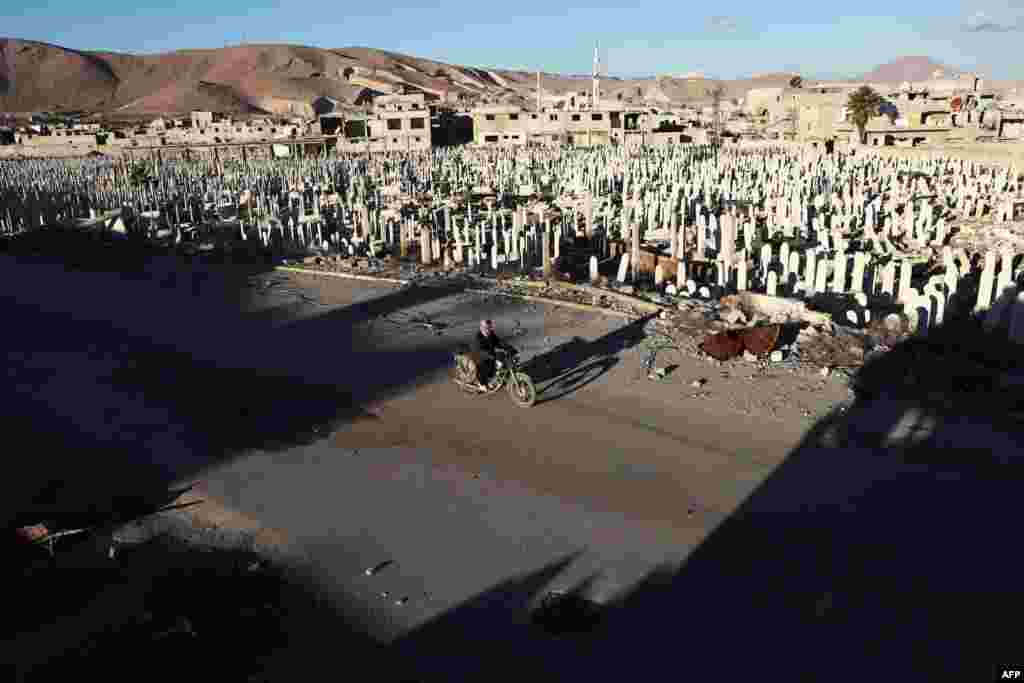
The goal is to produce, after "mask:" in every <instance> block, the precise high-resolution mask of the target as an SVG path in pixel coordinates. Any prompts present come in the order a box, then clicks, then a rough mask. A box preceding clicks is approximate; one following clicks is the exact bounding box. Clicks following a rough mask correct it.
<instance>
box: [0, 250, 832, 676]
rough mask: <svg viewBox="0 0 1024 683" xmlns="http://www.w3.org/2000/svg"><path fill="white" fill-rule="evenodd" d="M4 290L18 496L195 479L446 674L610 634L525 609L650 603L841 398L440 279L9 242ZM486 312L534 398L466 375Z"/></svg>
mask: <svg viewBox="0 0 1024 683" xmlns="http://www.w3.org/2000/svg"><path fill="white" fill-rule="evenodd" d="M0 292H4V294H3V295H2V297H3V298H2V304H3V306H4V319H5V320H6V321H8V322H10V323H12V324H10V325H9V326H8V330H9V332H8V333H7V334H6V336H5V337H4V343H5V346H6V348H7V357H8V376H9V382H8V384H7V385H6V387H7V394H6V395H5V399H6V400H5V407H6V409H7V415H8V416H9V417H11V418H13V419H12V422H11V423H12V425H13V426H14V430H13V433H12V434H11V437H12V438H14V437H18V438H20V439H21V442H22V443H33V444H35V446H36V450H35V451H34V453H33V458H31V459H25V460H19V461H17V463H16V464H15V463H12V466H14V467H15V471H12V472H11V476H8V477H5V479H4V480H5V483H6V484H7V486H6V487H5V493H6V498H5V500H6V501H7V506H6V508H5V510H4V511H5V513H6V515H7V517H6V519H8V520H9V521H13V520H15V519H20V518H25V517H27V516H31V515H40V514H43V513H44V512H45V510H46V509H47V504H49V505H51V506H52V505H55V504H59V505H61V506H64V507H68V506H73V505H74V504H76V501H78V502H81V503H82V504H85V503H86V502H88V501H94V500H95V499H97V498H102V497H103V496H105V495H113V494H114V493H118V492H120V493H124V492H125V490H126V489H127V490H129V491H135V492H138V491H140V490H143V489H145V488H146V487H153V488H155V487H159V486H166V485H167V484H168V483H169V482H172V481H183V480H184V481H196V480H198V481H200V482H201V485H200V491H199V494H198V495H200V496H203V497H207V498H209V499H210V500H211V501H216V505H213V504H211V505H210V506H208V507H207V508H206V509H208V510H212V511H216V510H218V509H220V510H221V511H222V512H221V513H218V514H220V517H219V521H220V522H221V523H224V524H228V525H229V524H231V521H230V520H231V519H233V518H237V519H245V520H248V521H247V524H255V525H257V526H263V527H266V528H268V529H272V530H274V533H272V534H266V536H267V537H273V538H281V539H285V540H286V541H287V543H288V544H289V545H290V547H291V548H293V549H294V552H295V553H296V556H297V557H298V556H300V555H301V557H302V560H303V561H304V562H307V563H308V564H309V565H310V566H311V567H313V568H314V572H315V575H316V580H317V581H318V582H319V583H320V584H321V586H322V587H323V588H324V589H325V590H326V591H327V592H328V593H329V594H330V595H331V596H332V599H333V601H334V604H335V607H336V609H337V610H338V611H339V612H341V613H343V614H345V615H346V616H347V617H348V618H349V620H350V621H353V622H356V623H359V624H361V627H362V628H363V629H364V630H365V631H366V632H368V633H370V634H372V635H373V636H374V637H375V638H376V639H377V640H379V641H382V642H387V643H391V644H392V647H393V648H395V652H396V653H397V655H398V656H402V657H405V658H407V661H408V662H410V665H411V666H413V668H416V669H418V670H422V671H423V672H426V673H432V674H433V676H434V678H430V677H429V676H428V678H429V679H431V680H434V679H436V680H471V679H472V680H479V676H480V675H481V671H482V668H483V669H487V668H490V667H494V666H501V665H500V664H497V663H496V662H499V661H503V658H505V657H507V656H508V655H509V653H510V650H506V649H505V648H512V650H514V651H522V650H521V648H524V647H526V648H533V650H532V652H535V653H536V656H537V657H540V658H541V660H543V661H548V659H544V658H546V657H547V658H549V659H550V661H551V662H554V661H555V660H558V662H560V663H559V664H558V666H557V667H555V668H556V669H558V670H560V671H562V672H563V673H564V672H565V671H570V670H576V669H578V668H579V667H580V666H582V663H583V661H584V660H585V659H586V658H587V657H589V655H586V654H585V653H583V652H582V651H580V650H578V649H577V647H576V646H570V647H568V649H566V648H565V647H564V646H561V645H558V644H557V642H551V641H549V640H548V639H547V638H546V636H544V635H543V634H538V633H537V632H536V630H535V629H530V628H528V627H527V626H524V621H525V620H526V619H527V615H528V607H529V606H530V604H531V603H533V602H535V601H537V600H538V599H540V598H541V597H542V596H543V595H544V594H545V593H546V592H547V591H548V590H551V589H565V590H568V589H579V590H581V591H582V592H584V593H585V594H586V595H587V597H588V598H590V599H592V600H594V601H597V602H600V603H604V604H608V605H620V604H624V603H627V602H630V601H632V603H635V601H636V600H638V599H639V600H641V602H642V601H643V600H644V599H646V598H644V596H645V595H646V592H647V591H648V590H650V589H651V587H652V586H653V585H656V584H657V582H658V581H659V577H669V576H673V575H675V574H676V573H677V572H678V571H679V570H680V568H681V567H682V566H683V565H684V564H686V563H687V561H688V558H690V557H691V555H692V554H693V553H694V552H695V550H696V549H698V548H700V547H701V544H702V542H703V541H704V540H705V539H707V538H708V536H709V534H711V533H712V531H714V530H715V529H717V528H719V527H721V526H722V525H723V524H725V523H726V519H727V518H728V517H729V516H730V515H732V514H733V513H734V512H735V511H736V510H737V509H738V508H740V507H741V505H742V504H743V502H744V501H745V500H746V499H747V498H748V497H749V496H750V494H751V493H752V492H753V491H755V490H756V489H758V487H759V486H762V485H763V483H764V482H765V481H766V480H767V479H768V478H769V477H770V476H771V475H772V473H773V472H774V471H775V470H776V469H777V468H778V466H779V465H780V463H782V462H783V461H784V460H786V458H787V455H788V454H789V453H790V452H791V450H792V449H793V448H794V446H795V445H796V444H797V443H798V441H799V440H800V437H801V435H802V433H803V431H804V430H805V428H806V426H807V425H808V424H810V423H809V421H808V420H807V418H806V415H805V413H807V412H808V411H809V410H811V409H813V410H815V411H824V410H827V408H828V407H829V406H830V405H833V404H834V403H835V402H837V401H839V400H841V399H843V398H845V397H846V389H845V387H844V386H842V385H840V384H836V383H830V382H828V381H824V380H821V379H820V378H816V377H815V376H814V375H813V374H810V373H807V374H803V373H790V372H788V371H784V370H780V371H778V372H769V373H768V374H761V375H759V374H757V373H755V372H754V371H753V370H752V369H751V368H750V367H745V366H742V365H734V366H731V367H729V368H721V367H717V366H712V365H708V364H705V363H703V362H699V361H697V360H695V359H693V358H687V357H684V356H682V355H680V356H678V357H667V358H665V359H664V360H662V361H661V363H669V362H671V363H672V364H674V365H677V367H676V368H675V370H674V371H673V372H672V373H671V374H670V375H669V378H668V379H667V380H665V381H664V382H652V381H650V380H648V379H647V378H646V377H645V376H644V373H643V372H642V371H641V363H640V361H641V356H642V353H643V350H642V344H641V342H642V340H643V333H642V325H641V324H632V325H630V324H629V323H628V322H627V321H623V320H621V319H618V318H609V317H603V316H600V315H599V314H597V313H594V314H590V313H586V312H579V311H568V310H564V309H557V308H553V307H549V306H544V305H538V304H527V303H524V302H517V301H515V300H512V299H508V298H501V297H490V298H487V297H482V296H480V295H477V294H470V293H466V292H463V291H461V288H460V287H458V286H456V285H453V284H450V283H448V284H446V283H443V282H439V283H437V284H435V285H431V286H420V287H415V288H404V289H396V288H394V287H391V286H383V287H381V286H374V285H368V284H367V283H364V282H346V281H343V280H338V279H332V280H327V279H315V280H314V279H308V278H305V277H301V276H288V277H285V276H282V275H280V274H277V273H266V272H263V273H238V272H227V271H224V270H218V269H207V268H202V267H199V266H193V267H187V268H186V267H181V266H180V265H176V264H172V263H168V262H163V261H154V262H152V263H149V264H148V265H146V267H145V268H141V269H139V270H138V271H136V272H135V273H133V274H124V273H102V272H100V273H69V272H67V271H66V270H65V269H64V268H63V267H61V266H59V265H39V264H32V265H28V264H24V263H18V262H14V261H11V262H7V263H5V264H4V268H2V269H0ZM484 317H489V318H493V319H495V320H496V321H498V327H499V332H501V333H502V334H504V335H505V336H506V337H508V339H509V340H510V341H512V342H513V343H514V344H516V345H517V346H518V347H519V348H520V349H521V351H522V352H523V356H524V360H525V361H526V362H527V364H528V367H529V368H530V372H531V374H532V375H533V376H534V377H535V378H536V379H537V381H538V385H539V388H540V389H541V394H540V399H541V402H540V403H539V404H538V405H537V406H535V407H534V408H531V409H528V410H523V409H520V408H517V407H515V406H514V405H513V404H512V403H511V401H509V400H508V398H507V397H505V396H504V395H500V394H499V395H497V396H494V397H492V398H486V399H470V398H467V397H466V396H464V395H462V394H460V393H459V392H457V391H456V390H455V388H454V387H453V386H451V385H450V384H449V383H448V381H447V370H448V365H449V362H450V357H451V351H452V349H453V348H454V347H455V346H456V345H457V344H458V343H459V342H463V341H466V340H468V339H469V338H470V337H471V335H472V334H473V332H474V330H475V329H476V325H477V321H478V320H479V319H481V318H484ZM426 323H432V324H426ZM438 330H440V333H438ZM574 339H575V341H574ZM752 377H753V379H752ZM695 380H703V383H701V382H698V383H699V384H700V387H699V388H697V389H695V388H694V387H693V386H691V383H692V382H694V381H695ZM12 442H13V441H12ZM40 491H47V492H48V496H49V499H47V496H41V494H40V493H39V492H40ZM47 500H50V501H57V502H56V503H55V502H50V503H48V502H47ZM197 509H202V508H197ZM30 511H31V512H30ZM282 542H285V541H284V540H282ZM382 562H390V563H392V564H390V565H388V567H387V568H386V569H384V570H382V571H381V572H380V573H379V574H376V575H374V576H372V577H368V576H366V575H365V574H364V570H365V569H366V568H367V567H370V566H374V565H378V564H380V563H382ZM740 566H742V563H741V565H740ZM688 585H691V588H690V590H697V586H696V584H688ZM638 596H639V597H638ZM694 598H696V596H694ZM715 599H716V600H728V599H729V598H727V597H723V596H722V595H721V594H717V596H716V598H715ZM705 607H706V606H705ZM733 607H735V605H734V606H733ZM702 610H703V611H702V612H701V613H702V614H704V616H703V617H702V618H707V613H706V610H705V609H704V608H702ZM766 614H767V613H766ZM665 616H667V615H662V617H665ZM679 616H680V618H684V619H685V618H686V617H685V615H684V614H682V613H681V614H680V615H679ZM659 628H664V625H662V626H661V627H659ZM484 633H490V634H493V639H492V638H487V639H486V641H487V642H488V643H490V644H489V645H488V646H487V647H483V645H482V644H481V643H480V642H479V638H480V637H482V636H483V634H484ZM661 635H666V632H664V631H662V633H661ZM471 637H472V638H474V639H475V640H474V642H476V643H477V644H476V645H474V646H473V647H474V648H476V649H477V651H475V654H474V656H473V657H469V658H467V656H466V655H467V653H466V650H465V647H464V645H463V643H464V641H465V639H467V638H471ZM706 645H707V643H705V646H706ZM492 646H493V647H494V648H496V649H494V650H493V651H492V649H491V648H492ZM759 649H760V648H759ZM606 654H610V651H609V652H607V653H606ZM671 654H672V653H671V651H670V650H669V651H663V652H662V655H664V656H667V657H669V658H671ZM708 656H709V657H710V652H709V653H708ZM581 658H583V659H581ZM711 658H712V659H713V657H711ZM707 660H708V658H705V661H707ZM551 665H552V666H555V665H554V664H553V663H552V664H551ZM592 665H593V666H601V665H599V664H597V660H595V661H594V662H592ZM623 665H625V664H623ZM425 675H426V674H425ZM437 676H441V677H440V678H436V677H437Z"/></svg>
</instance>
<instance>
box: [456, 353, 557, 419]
mask: <svg viewBox="0 0 1024 683" xmlns="http://www.w3.org/2000/svg"><path fill="white" fill-rule="evenodd" d="M498 355H499V358H498V359H497V361H496V365H497V367H496V368H495V372H494V375H493V376H492V377H491V379H490V381H489V382H488V383H487V388H486V389H481V388H480V387H479V386H478V385H477V381H476V380H477V378H476V370H475V368H474V367H473V364H472V363H470V362H468V358H467V354H466V352H465V351H456V352H455V366H454V368H453V373H452V379H453V380H454V381H455V384H456V385H458V387H459V388H460V389H462V390H463V391H465V392H466V393H467V394H471V395H477V396H481V395H482V396H490V395H493V394H495V393H497V392H498V391H500V390H501V388H502V387H507V388H508V395H509V396H510V397H511V398H512V401H513V402H514V403H515V404H516V405H517V406H519V407H520V408H529V407H530V406H532V405H533V404H534V403H536V402H537V389H536V387H534V385H533V380H532V379H530V376H529V375H528V374H526V373H525V372H523V371H522V370H521V369H520V366H519V358H518V356H516V355H514V354H510V353H504V352H502V353H499V354H498Z"/></svg>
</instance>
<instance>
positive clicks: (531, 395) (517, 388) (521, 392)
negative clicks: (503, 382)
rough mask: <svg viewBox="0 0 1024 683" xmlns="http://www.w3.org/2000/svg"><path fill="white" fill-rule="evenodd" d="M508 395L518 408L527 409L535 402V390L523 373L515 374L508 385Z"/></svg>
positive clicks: (531, 382) (527, 376)
mask: <svg viewBox="0 0 1024 683" xmlns="http://www.w3.org/2000/svg"><path fill="white" fill-rule="evenodd" d="M508 395H509V396H511V397H512V400H513V401H514V402H515V404H516V405H517V406H519V407H520V408H529V407H530V406H532V405H533V404H534V403H536V402H537V388H536V387H534V386H533V380H532V379H530V376H529V375H527V374H526V373H525V372H517V373H516V376H515V378H513V379H511V380H510V381H509V383H508Z"/></svg>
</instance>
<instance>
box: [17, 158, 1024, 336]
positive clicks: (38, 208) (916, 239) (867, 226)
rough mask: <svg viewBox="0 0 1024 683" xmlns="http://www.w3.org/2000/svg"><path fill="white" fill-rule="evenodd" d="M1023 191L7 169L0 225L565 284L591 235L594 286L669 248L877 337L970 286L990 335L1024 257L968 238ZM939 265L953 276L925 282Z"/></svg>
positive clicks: (1002, 183) (719, 171)
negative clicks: (408, 263) (958, 244)
mask: <svg viewBox="0 0 1024 683" xmlns="http://www.w3.org/2000/svg"><path fill="white" fill-rule="evenodd" d="M1020 190H1021V178H1020V173H1019V172H1018V170H1017V169H1016V168H1015V167H1014V166H998V165H991V164H989V165H986V164H980V163H977V162H972V161H966V160H962V159H956V158H952V157H942V156H934V157H931V158H927V159H923V158H922V159H897V158H891V157H883V156H881V155H878V154H874V153H871V152H870V151H858V153H857V154H855V155H847V154H822V153H820V152H818V151H816V150H811V149H809V148H803V149H794V148H792V147H786V148H783V147H761V148H757V149H755V150H752V149H744V148H735V149H715V148H712V147H708V146H701V145H680V146H674V147H663V148H633V149H626V148H623V147H611V146H605V147H592V148H572V149H552V148H545V149H533V148H505V149H474V148H469V147H461V148H448V149H436V150H430V151H418V152H408V153H397V152H396V153H386V154H374V155H360V154H347V155H346V154H342V155H339V156H337V157H331V158H317V159H308V158H306V159H273V160H241V161H238V160H227V161H220V160H210V159H196V160H175V161H167V162H160V161H157V160H154V161H152V162H145V163H142V164H141V165H140V163H138V162H137V163H136V164H134V165H132V164H129V163H127V162H125V161H120V160H109V159H99V160H93V159H83V160H76V161H67V160H60V161H57V160H53V161H3V162H0V230H3V231H4V232H19V231H23V230H30V229H35V228H37V227H39V226H45V225H52V224H59V223H64V224H73V225H89V224H90V221H93V222H95V221H97V220H99V219H100V218H102V217H104V216H109V215H110V212H115V213H116V212H120V213H121V215H127V216H131V217H133V218H136V219H138V220H137V221H136V224H138V225H142V226H143V227H142V230H143V232H144V234H146V235H147V236H150V237H154V238H164V239H166V238H171V239H173V240H174V241H181V240H182V236H183V235H186V234H188V231H189V230H191V229H194V228H195V227H196V226H198V225H200V224H205V223H210V222H211V221H212V222H214V223H216V224H218V225H220V226H228V229H230V230H231V231H236V232H234V234H235V236H236V238H237V239H240V240H250V239H254V240H259V241H260V242H261V243H262V245H263V246H265V247H271V246H278V247H283V248H285V249H297V250H301V251H306V252H313V253H321V252H325V251H326V252H328V253H330V252H340V253H343V254H344V253H346V252H347V253H349V254H354V253H357V252H365V251H371V252H379V251H385V250H386V251H398V252H399V254H400V255H401V256H408V255H409V252H410V251H411V250H412V249H413V248H414V249H415V251H417V252H418V253H419V258H420V260H421V261H422V262H423V263H425V264H433V263H435V262H438V263H440V262H443V263H444V264H445V265H446V266H448V267H469V268H481V269H492V270H501V269H504V268H511V269H518V270H521V271H533V270H534V269H537V268H539V269H541V270H542V271H543V272H544V273H545V274H550V273H551V271H552V268H553V266H554V263H555V262H556V261H557V260H558V259H559V257H560V256H561V252H562V250H563V248H564V245H565V244H566V243H567V242H568V241H573V240H581V239H582V240H585V241H586V243H587V244H588V245H589V246H590V248H591V252H592V254H593V256H592V258H591V263H590V270H591V276H592V277H596V276H597V273H598V272H599V271H600V270H601V262H602V261H606V260H610V259H611V258H614V256H613V254H617V253H618V251H619V249H618V248H614V249H613V245H615V246H617V245H627V248H625V249H623V250H622V251H623V253H622V256H621V261H620V263H619V270H618V273H617V275H618V278H617V279H618V280H619V281H622V282H625V281H628V280H629V279H630V278H632V279H633V280H639V276H640V275H641V274H642V273H639V272H638V271H640V268H638V266H639V265H640V263H641V254H640V250H641V247H642V246H644V245H647V247H645V248H649V245H651V244H652V243H654V244H658V245H659V248H660V249H661V250H662V251H663V252H664V251H667V254H666V255H667V257H669V258H671V259H673V260H674V261H675V263H676V267H675V271H676V282H675V283H674V284H672V285H670V286H671V287H672V288H674V289H675V290H676V291H678V292H684V291H685V292H686V293H688V294H690V295H698V294H700V293H701V292H702V291H703V292H707V293H709V294H710V293H711V291H712V290H714V291H715V292H721V291H746V290H755V291H759V292H762V293H765V294H768V295H774V296H787V297H801V298H819V299H820V298H821V297H823V296H825V297H828V296H834V297H839V298H844V299H845V300H852V301H855V302H857V304H858V309H857V310H856V311H854V312H853V313H852V317H853V318H854V319H855V320H854V319H851V320H850V322H851V323H853V322H856V323H857V324H863V323H865V322H868V320H869V318H870V316H871V312H872V309H875V308H882V309H886V310H888V308H891V306H892V305H894V304H895V305H899V306H902V308H903V312H904V314H905V315H906V316H907V318H908V319H910V320H912V321H913V322H914V323H916V324H917V325H918V326H923V327H928V326H931V325H935V324H940V323H941V322H942V320H943V318H944V317H945V315H946V314H947V313H948V311H949V310H950V308H951V307H952V306H953V305H959V306H961V307H962V305H963V297H964V296H965V292H966V291H969V292H972V293H973V296H974V297H975V300H974V301H972V302H970V303H971V308H972V309H973V310H975V311H976V312H985V313H986V315H987V319H988V320H989V321H990V322H989V325H990V326H997V325H999V324H1005V323H1006V320H1007V318H1008V319H1009V322H1010V324H1011V328H1012V329H1013V330H1015V331H1019V330H1020V324H1016V323H1015V322H1014V321H1016V320H1017V315H1016V314H1015V311H1016V309H1017V308H1019V305H1018V300H1019V296H1020V295H1019V294H1018V293H1017V292H1016V290H1015V288H1016V287H1017V286H1018V283H1019V280H1020V274H1021V269H1020V258H1019V254H1016V253H1013V252H1012V251H1007V250H1006V249H1002V250H999V251H998V252H992V253H989V254H985V255H983V256H982V257H981V258H980V259H979V258H977V257H975V258H970V257H969V255H968V254H966V253H964V252H963V250H962V249H961V250H958V249H954V248H952V247H951V246H950V238H951V237H952V236H953V234H954V231H955V227H956V225H957V224H959V223H962V222H964V221H995V222H999V221H1011V220H1012V219H1013V218H1014V216H1015V213H1017V212H1019V210H1020V209H1021V208H1022V207H1024V204H1022V202H1021V200H1020V195H1019V193H1020ZM103 225H110V221H109V220H107V221H105V222H104V223H103ZM122 227H123V224H122ZM412 245H415V247H413V246H412ZM926 262H931V263H932V264H937V265H938V268H937V269H932V271H931V272H929V274H928V275H927V276H925V275H922V274H920V273H918V274H915V266H918V271H921V269H922V268H921V267H922V265H923V264H924V263H926ZM698 263H701V264H705V265H708V264H710V266H711V267H710V268H706V267H705V268H700V269H699V270H701V272H706V273H710V274H711V278H710V279H708V278H705V279H703V280H701V279H699V278H696V277H694V275H695V274H696V271H697V269H695V268H694V267H693V266H694V264H698ZM631 265H632V266H633V267H632V269H631V268H630V266H631ZM659 271H660V272H659ZM663 271H664V269H663V268H657V269H655V272H654V282H655V285H656V286H666V285H668V283H666V282H665V279H666V278H665V277H664V276H663V274H662V273H663Z"/></svg>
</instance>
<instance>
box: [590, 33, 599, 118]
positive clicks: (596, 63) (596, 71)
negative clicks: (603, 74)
mask: <svg viewBox="0 0 1024 683" xmlns="http://www.w3.org/2000/svg"><path fill="white" fill-rule="evenodd" d="M600 70H601V58H600V57H598V56H597V43H594V94H593V95H592V98H593V99H592V101H591V106H592V107H593V108H594V109H595V110H596V109H597V108H598V105H599V104H600V102H601V88H600V85H599V81H598V76H599V75H600Z"/></svg>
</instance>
